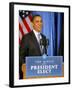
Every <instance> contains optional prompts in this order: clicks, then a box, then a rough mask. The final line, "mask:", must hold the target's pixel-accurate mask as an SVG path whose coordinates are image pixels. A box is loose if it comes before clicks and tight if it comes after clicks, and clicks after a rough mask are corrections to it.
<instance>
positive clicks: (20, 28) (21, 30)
mask: <svg viewBox="0 0 72 90" xmlns="http://www.w3.org/2000/svg"><path fill="white" fill-rule="evenodd" d="M19 30H20V32H21V34H22V35H24V32H23V29H22V27H21V25H20V23H19Z"/></svg>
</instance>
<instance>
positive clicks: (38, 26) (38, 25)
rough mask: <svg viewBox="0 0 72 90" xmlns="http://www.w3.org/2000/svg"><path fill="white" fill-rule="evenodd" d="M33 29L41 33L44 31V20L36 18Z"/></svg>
mask: <svg viewBox="0 0 72 90" xmlns="http://www.w3.org/2000/svg"><path fill="white" fill-rule="evenodd" d="M32 25H33V28H34V29H35V30H36V31H37V32H41V29H42V18H41V17H40V16H36V17H35V18H34V20H33V22H32Z"/></svg>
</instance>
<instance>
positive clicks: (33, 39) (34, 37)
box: [31, 31, 41, 55]
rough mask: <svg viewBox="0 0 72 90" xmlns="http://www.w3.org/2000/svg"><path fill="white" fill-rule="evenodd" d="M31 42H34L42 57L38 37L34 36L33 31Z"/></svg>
mask: <svg viewBox="0 0 72 90" xmlns="http://www.w3.org/2000/svg"><path fill="white" fill-rule="evenodd" d="M31 40H32V41H33V42H34V45H35V47H36V48H37V51H38V53H40V55H41V51H40V47H39V43H38V41H37V39H36V36H35V34H34V32H33V31H32V33H31Z"/></svg>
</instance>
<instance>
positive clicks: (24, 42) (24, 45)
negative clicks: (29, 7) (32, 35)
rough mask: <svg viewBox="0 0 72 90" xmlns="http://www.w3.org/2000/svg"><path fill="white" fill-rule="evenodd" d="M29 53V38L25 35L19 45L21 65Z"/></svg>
mask: <svg viewBox="0 0 72 90" xmlns="http://www.w3.org/2000/svg"><path fill="white" fill-rule="evenodd" d="M27 55H28V39H27V38H26V37H23V39H22V41H21V44H20V47H19V63H20V66H21V65H22V64H23V63H25V57H26V56H27Z"/></svg>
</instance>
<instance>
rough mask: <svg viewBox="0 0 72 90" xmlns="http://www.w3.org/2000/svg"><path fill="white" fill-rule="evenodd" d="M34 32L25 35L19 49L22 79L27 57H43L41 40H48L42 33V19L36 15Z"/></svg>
mask: <svg viewBox="0 0 72 90" xmlns="http://www.w3.org/2000/svg"><path fill="white" fill-rule="evenodd" d="M32 26H33V30H32V31H31V32H30V33H28V34H26V35H24V37H23V38H22V42H21V46H20V48H19V73H20V79H21V78H22V71H21V67H22V65H23V64H24V63H25V57H26V56H41V55H42V54H43V50H42V48H41V47H40V39H42V40H46V37H45V36H44V35H43V34H42V33H40V32H41V30H42V18H41V16H40V15H35V16H33V18H32Z"/></svg>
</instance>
